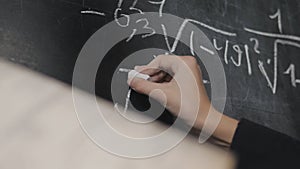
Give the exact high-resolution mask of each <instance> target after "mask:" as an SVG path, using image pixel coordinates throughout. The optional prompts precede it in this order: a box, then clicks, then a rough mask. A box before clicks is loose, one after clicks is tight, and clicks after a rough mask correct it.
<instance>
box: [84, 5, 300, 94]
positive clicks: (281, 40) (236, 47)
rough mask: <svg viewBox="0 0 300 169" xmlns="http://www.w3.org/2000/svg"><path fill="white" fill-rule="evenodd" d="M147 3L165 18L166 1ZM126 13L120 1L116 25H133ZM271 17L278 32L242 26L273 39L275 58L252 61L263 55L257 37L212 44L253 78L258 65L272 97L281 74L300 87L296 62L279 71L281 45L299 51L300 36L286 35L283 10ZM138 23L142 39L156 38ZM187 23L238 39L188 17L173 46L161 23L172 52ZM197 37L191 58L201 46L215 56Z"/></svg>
mask: <svg viewBox="0 0 300 169" xmlns="http://www.w3.org/2000/svg"><path fill="white" fill-rule="evenodd" d="M138 3H139V1H138V0H133V1H132V4H131V6H130V7H128V9H126V10H127V11H131V12H134V13H139V14H141V15H143V14H144V12H143V10H142V9H139V8H137V7H136V6H137V4H138ZM147 3H149V4H151V5H156V6H157V7H158V13H159V17H162V16H163V10H164V6H165V4H166V0H160V1H154V0H153V1H152V0H149V1H147ZM123 11H125V9H124V8H123V0H118V3H117V7H116V9H115V10H114V11H113V12H112V13H113V17H114V20H115V22H116V23H117V24H118V25H119V26H120V27H124V28H125V27H128V26H129V24H130V23H131V21H130V19H131V18H130V15H129V14H127V13H126V12H123ZM81 14H92V15H98V16H101V17H105V16H107V14H105V13H103V12H101V11H96V10H90V9H88V10H82V11H81ZM120 17H125V18H126V22H123V23H121V22H120V21H119V18H120ZM268 18H269V19H271V20H276V23H277V28H278V33H273V32H266V31H261V30H256V29H253V28H249V27H243V30H244V31H245V32H247V33H249V34H252V35H255V36H260V37H267V38H271V39H272V41H273V51H272V52H273V54H272V56H273V58H272V59H267V60H266V61H263V60H261V59H258V62H257V65H255V64H254V62H253V60H251V57H250V54H249V53H250V52H249V51H250V50H251V51H253V53H255V54H256V55H262V53H261V51H260V48H261V46H260V42H259V40H258V39H257V38H254V37H251V38H249V43H250V44H251V45H248V44H243V45H241V44H235V43H232V42H230V41H229V40H225V42H223V43H222V45H220V41H218V40H217V39H216V38H213V39H212V42H213V46H214V47H215V49H216V50H217V51H220V52H222V53H223V56H221V57H222V58H223V60H224V63H225V65H228V64H233V65H234V66H235V67H241V66H242V61H243V59H245V62H246V64H247V72H248V75H249V76H251V75H252V73H253V71H252V69H253V68H254V67H255V66H257V67H258V69H259V71H260V73H261V74H262V76H263V77H264V79H265V81H266V84H267V85H268V87H269V88H270V90H271V92H272V93H273V94H276V91H277V84H278V80H277V79H278V76H279V75H286V76H289V78H290V83H291V86H293V87H295V88H296V87H297V86H298V84H300V79H297V78H296V72H295V65H294V64H293V63H290V64H289V66H288V67H287V68H286V69H285V70H284V71H283V72H279V70H278V57H279V56H278V55H279V47H280V46H285V47H286V46H291V47H296V48H299V49H300V37H298V36H295V35H289V34H285V33H284V32H283V27H282V16H281V10H280V9H278V10H277V11H276V12H275V13H274V14H271V15H269V16H268ZM135 23H136V24H138V23H141V24H142V23H143V27H142V29H147V30H149V32H150V33H147V34H143V35H142V38H147V37H150V36H153V35H155V34H156V30H155V29H154V28H153V27H151V26H150V23H149V21H148V20H147V18H141V19H138V20H136V21H135ZM187 23H192V24H195V25H197V26H200V27H203V28H205V29H207V30H209V31H213V32H215V33H217V34H220V35H223V36H225V37H238V36H239V35H238V33H235V32H231V31H225V30H221V29H218V28H216V27H213V26H210V25H208V24H206V23H203V22H201V21H198V20H194V19H188V18H187V19H185V20H184V21H183V22H182V23H181V25H180V27H179V29H178V32H177V35H176V38H175V40H174V42H173V44H172V45H171V44H170V42H169V40H168V34H167V29H166V27H165V25H164V24H161V29H162V31H163V34H164V39H165V43H166V46H167V48H168V50H169V52H170V53H174V52H175V51H176V48H177V46H178V43H179V41H180V38H181V35H182V32H183V31H184V29H185V26H186V25H187ZM138 31H139V30H138V28H135V29H133V30H132V33H131V34H130V35H128V38H127V39H126V42H129V41H130V40H132V38H133V37H134V36H136V34H137V32H138ZM195 38H197V37H196V36H195V35H194V31H190V44H189V48H190V53H191V55H195V53H194V48H195V47H199V48H200V49H201V50H203V51H205V52H207V53H209V54H210V55H215V53H214V52H213V50H212V49H209V48H207V47H205V46H201V45H200V46H194V39H195ZM230 44H232V45H230ZM229 50H232V51H233V53H234V54H236V56H229V54H228V51H229ZM266 65H270V66H272V67H273V68H272V69H273V70H272V72H271V73H270V72H267V71H266V67H265V66H266Z"/></svg>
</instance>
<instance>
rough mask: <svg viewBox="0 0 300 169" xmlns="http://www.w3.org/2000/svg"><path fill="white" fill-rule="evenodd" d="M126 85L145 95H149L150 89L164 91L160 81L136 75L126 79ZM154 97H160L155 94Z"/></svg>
mask: <svg viewBox="0 0 300 169" xmlns="http://www.w3.org/2000/svg"><path fill="white" fill-rule="evenodd" d="M127 83H128V85H129V86H130V87H131V88H132V89H133V90H135V91H136V92H138V93H142V94H145V95H148V96H149V95H150V93H151V91H153V90H155V89H159V90H162V91H164V90H163V89H164V87H163V85H164V84H162V83H154V82H151V81H148V80H144V79H142V78H138V77H134V78H132V79H128V81H127ZM154 99H158V100H159V99H160V98H159V96H157V98H154Z"/></svg>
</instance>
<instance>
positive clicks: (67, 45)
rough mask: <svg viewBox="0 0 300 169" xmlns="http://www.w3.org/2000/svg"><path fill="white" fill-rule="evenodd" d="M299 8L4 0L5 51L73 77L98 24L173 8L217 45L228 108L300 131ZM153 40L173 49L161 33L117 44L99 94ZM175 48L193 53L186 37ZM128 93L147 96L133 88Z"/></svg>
mask: <svg viewBox="0 0 300 169" xmlns="http://www.w3.org/2000/svg"><path fill="white" fill-rule="evenodd" d="M118 8H119V9H120V10H119V11H118V12H117V14H116V9H118ZM299 9H300V2H298V1H297V0H290V1H283V0H272V1H271V0H266V1H259V0H252V1H250V0H240V1H234V0H202V1H199V0H189V1H185V0H172V1H170V0H165V1H164V0H157V1H156V0H153V1H147V0H137V1H136V0H128V1H125V0H124V1H122V0H0V56H1V57H4V58H7V59H9V60H11V61H13V62H16V63H20V64H22V65H25V66H27V67H29V68H31V69H33V70H36V71H38V72H42V73H44V74H46V75H49V76H52V77H54V78H57V79H59V80H61V81H63V82H66V83H68V84H71V82H72V74H73V69H74V65H75V62H76V59H77V57H78V54H79V52H80V50H81V48H82V47H83V45H84V44H85V42H86V41H87V40H88V39H89V38H90V37H91V35H93V33H95V32H96V31H97V30H98V29H99V28H101V27H102V26H104V25H105V24H107V23H109V22H111V21H114V20H115V19H116V17H120V16H122V15H121V14H132V13H137V12H141V11H142V12H162V14H163V13H169V14H173V15H176V16H179V17H181V18H185V19H191V20H194V21H198V22H200V23H202V25H201V24H195V25H196V26H198V27H199V28H200V29H201V30H202V31H203V32H204V33H205V34H206V35H207V37H208V38H209V39H211V42H212V43H214V44H215V47H216V50H217V51H218V54H219V56H220V58H221V60H222V62H223V64H224V69H225V73H226V79H227V86H228V91H227V102H226V106H225V111H224V113H225V114H228V115H230V116H233V117H236V118H248V119H250V120H253V121H255V122H257V123H260V124H263V125H265V126H267V127H271V128H273V129H275V130H277V131H280V132H283V133H286V134H288V135H290V136H293V137H296V138H300V114H299V110H300V98H299V95H298V94H299V93H300V87H299V85H300V77H299V76H300V75H299V72H300V65H299V64H300V62H299V61H300V58H299V56H298V55H299V51H300V29H299V28H300V26H299V22H300V12H299ZM203 24H204V25H203ZM212 28H214V29H212ZM216 29H217V30H223V31H227V32H231V33H233V34H234V36H231V35H225V34H222V33H220V32H218V31H216ZM110 33H113V32H110ZM108 34H109V33H108ZM150 47H151V48H153V47H158V48H164V49H168V48H167V45H166V42H165V40H164V38H163V37H162V36H156V35H154V36H149V37H146V38H143V37H142V36H134V37H133V38H132V39H130V41H129V42H126V40H125V39H124V40H123V41H122V42H120V43H118V44H117V45H115V46H114V47H113V48H112V49H111V51H109V53H108V54H107V55H106V56H105V59H104V60H103V64H101V66H100V67H99V70H98V74H99V78H97V80H96V88H97V89H96V93H97V95H99V96H100V97H103V98H106V99H111V94H110V86H111V78H112V75H113V73H114V71H115V70H114V69H115V68H117V66H118V65H119V64H120V63H121V62H122V60H123V59H124V57H126V56H127V55H129V54H131V53H133V52H134V51H136V50H139V49H142V48H150ZM239 52H240V56H239ZM173 53H174V54H177V55H191V51H190V49H189V48H187V47H185V46H183V45H181V44H178V46H177V48H176V50H175V51H174V52H173ZM275 53H276V55H275ZM239 57H240V59H241V60H240V61H239ZM144 61H145V62H147V61H149V60H147V59H145V60H144ZM250 62H251V63H250ZM100 77H101V78H100ZM274 77H275V79H274ZM204 78H206V79H208V78H209V77H206V76H205V75H204ZM298 78H299V79H298ZM131 99H132V100H133V102H136V101H134V100H141V99H142V100H145V99H146V100H147V98H146V97H145V96H141V95H138V94H136V93H133V94H132V98H131ZM135 106H137V108H138V109H141V110H142V109H145V105H139V104H137V105H135ZM162 118H163V119H164V121H167V122H170V123H171V122H172V118H173V117H172V116H171V115H169V114H168V113H166V114H164V115H163V117H162Z"/></svg>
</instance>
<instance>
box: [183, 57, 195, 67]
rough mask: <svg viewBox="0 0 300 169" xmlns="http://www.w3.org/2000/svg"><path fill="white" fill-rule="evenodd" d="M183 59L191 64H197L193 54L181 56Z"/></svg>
mask: <svg viewBox="0 0 300 169" xmlns="http://www.w3.org/2000/svg"><path fill="white" fill-rule="evenodd" d="M183 59H184V61H185V62H186V63H187V64H188V65H191V66H195V65H198V63H197V59H196V58H195V57H193V56H183Z"/></svg>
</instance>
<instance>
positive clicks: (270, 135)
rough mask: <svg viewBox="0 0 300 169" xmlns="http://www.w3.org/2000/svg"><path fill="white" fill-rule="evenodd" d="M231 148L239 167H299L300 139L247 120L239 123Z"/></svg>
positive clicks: (255, 168)
mask: <svg viewBox="0 0 300 169" xmlns="http://www.w3.org/2000/svg"><path fill="white" fill-rule="evenodd" d="M231 149H232V150H233V151H234V152H235V154H236V155H237V159H238V166H237V168H238V169H277V168H280V169H285V168H287V169H293V168H297V169H298V168H300V142H299V141H297V140H295V139H293V138H291V137H289V136H287V135H284V134H282V133H279V132H276V131H274V130H271V129H269V128H266V127H263V126H261V125H258V124H256V123H253V122H251V121H248V120H246V119H242V120H241V121H240V122H239V125H238V127H237V130H236V132H235V135H234V138H233V141H232V144H231Z"/></svg>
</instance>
